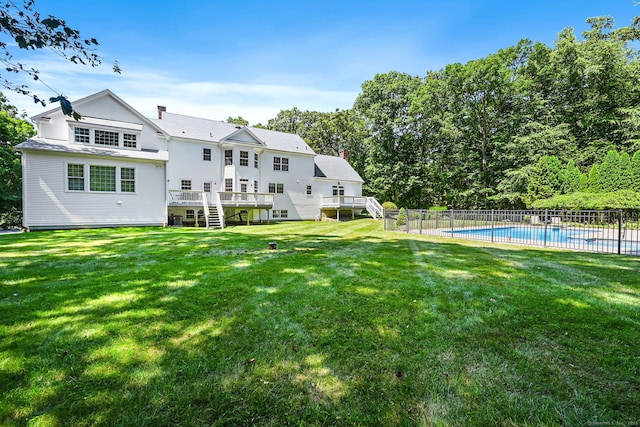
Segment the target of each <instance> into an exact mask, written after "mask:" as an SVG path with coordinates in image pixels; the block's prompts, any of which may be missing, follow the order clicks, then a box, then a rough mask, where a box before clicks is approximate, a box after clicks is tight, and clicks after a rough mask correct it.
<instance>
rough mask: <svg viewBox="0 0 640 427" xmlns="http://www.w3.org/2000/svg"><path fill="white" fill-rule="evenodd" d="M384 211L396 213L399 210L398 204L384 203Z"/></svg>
mask: <svg viewBox="0 0 640 427" xmlns="http://www.w3.org/2000/svg"><path fill="white" fill-rule="evenodd" d="M382 209H384V210H389V211H395V210H398V206H396V204H395V203H393V202H384V203H383V204H382Z"/></svg>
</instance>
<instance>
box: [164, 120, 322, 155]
mask: <svg viewBox="0 0 640 427" xmlns="http://www.w3.org/2000/svg"><path fill="white" fill-rule="evenodd" d="M152 121H153V122H154V123H155V124H156V125H157V126H159V127H161V128H162V129H163V130H164V131H165V132H166V133H168V134H169V135H170V136H172V137H174V138H185V139H193V140H199V141H210V142H224V141H236V142H245V143H247V139H249V140H252V141H254V143H255V144H259V145H262V146H264V147H265V148H269V149H271V150H278V151H289V152H294V153H298V154H308V155H315V152H314V151H313V150H312V149H311V147H309V145H308V144H307V143H306V142H305V141H304V139H302V138H301V137H300V136H298V135H294V134H290V133H284V132H276V131H273V130H267V129H261V128H254V127H250V126H239V125H237V124H234V123H227V122H220V121H217V120H209V119H201V118H197V117H191V116H183V115H181V114H173V113H168V112H163V113H162V119H152ZM240 134H242V136H243V137H244V138H243V139H239V138H238V139H236V137H239V136H240Z"/></svg>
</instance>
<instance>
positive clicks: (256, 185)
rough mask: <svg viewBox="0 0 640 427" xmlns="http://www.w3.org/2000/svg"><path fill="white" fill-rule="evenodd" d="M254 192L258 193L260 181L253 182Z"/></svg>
mask: <svg viewBox="0 0 640 427" xmlns="http://www.w3.org/2000/svg"><path fill="white" fill-rule="evenodd" d="M253 192H254V193H257V192H258V181H256V180H254V181H253Z"/></svg>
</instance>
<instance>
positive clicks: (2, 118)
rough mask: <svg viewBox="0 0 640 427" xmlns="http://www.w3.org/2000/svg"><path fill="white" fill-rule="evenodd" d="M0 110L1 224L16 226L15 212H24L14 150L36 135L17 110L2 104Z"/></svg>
mask: <svg viewBox="0 0 640 427" xmlns="http://www.w3.org/2000/svg"><path fill="white" fill-rule="evenodd" d="M0 98H2V94H0ZM0 108H1V109H0V215H2V219H0V222H1V223H2V224H9V225H12V226H13V225H16V218H17V216H16V215H17V214H16V213H15V211H19V210H20V209H22V167H21V164H20V154H19V153H18V152H17V151H16V149H15V148H14V147H15V146H16V145H17V144H19V143H21V142H23V141H25V140H27V139H28V138H30V137H31V136H33V135H35V130H34V128H33V126H32V125H31V124H30V123H28V122H26V121H25V120H22V119H19V118H16V117H15V113H16V111H15V107H12V106H8V105H6V104H2V105H0Z"/></svg>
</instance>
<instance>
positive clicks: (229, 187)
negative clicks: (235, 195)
mask: <svg viewBox="0 0 640 427" xmlns="http://www.w3.org/2000/svg"><path fill="white" fill-rule="evenodd" d="M224 191H233V178H225V179H224Z"/></svg>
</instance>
